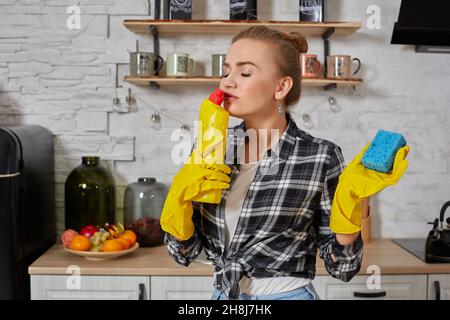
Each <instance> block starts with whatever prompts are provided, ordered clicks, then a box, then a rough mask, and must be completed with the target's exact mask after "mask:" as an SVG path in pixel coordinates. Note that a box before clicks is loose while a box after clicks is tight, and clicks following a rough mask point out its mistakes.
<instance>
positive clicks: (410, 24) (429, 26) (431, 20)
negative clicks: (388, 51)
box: [391, 0, 450, 53]
mask: <svg viewBox="0 0 450 320" xmlns="http://www.w3.org/2000/svg"><path fill="white" fill-rule="evenodd" d="M449 12H450V1H443V0H428V1H423V0H403V1H402V4H401V7H400V12H399V15H398V21H397V22H396V23H395V25H394V31H393V33H392V39H391V44H412V45H416V52H429V53H450V19H449V18H448V14H449Z"/></svg>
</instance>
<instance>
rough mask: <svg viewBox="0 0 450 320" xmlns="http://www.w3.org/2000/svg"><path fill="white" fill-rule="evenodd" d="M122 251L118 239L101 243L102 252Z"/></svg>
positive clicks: (121, 245)
mask: <svg viewBox="0 0 450 320" xmlns="http://www.w3.org/2000/svg"><path fill="white" fill-rule="evenodd" d="M123 249H124V247H123V244H122V242H121V241H119V240H118V239H113V240H105V241H104V242H103V252H111V251H120V250H123Z"/></svg>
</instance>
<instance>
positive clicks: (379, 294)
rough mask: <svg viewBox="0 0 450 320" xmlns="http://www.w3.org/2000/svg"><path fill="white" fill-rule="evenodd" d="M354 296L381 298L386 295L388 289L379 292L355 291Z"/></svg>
mask: <svg viewBox="0 0 450 320" xmlns="http://www.w3.org/2000/svg"><path fill="white" fill-rule="evenodd" d="M353 296H354V297H357V298H380V297H386V291H377V292H357V291H355V292H353Z"/></svg>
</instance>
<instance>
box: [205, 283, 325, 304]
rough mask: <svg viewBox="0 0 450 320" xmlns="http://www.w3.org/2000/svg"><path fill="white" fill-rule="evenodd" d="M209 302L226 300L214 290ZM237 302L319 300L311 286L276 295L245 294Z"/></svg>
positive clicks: (223, 295) (218, 291)
mask: <svg viewBox="0 0 450 320" xmlns="http://www.w3.org/2000/svg"><path fill="white" fill-rule="evenodd" d="M211 300H228V297H227V296H226V295H225V293H223V292H222V291H220V290H218V289H217V288H214V291H213V294H212V297H211ZM239 300H320V297H319V295H318V294H317V292H316V290H315V289H314V287H313V285H312V284H308V285H306V286H304V287H301V288H298V289H295V290H291V291H286V292H282V293H276V294H268V295H256V296H250V295H248V294H245V293H241V294H240V295H239Z"/></svg>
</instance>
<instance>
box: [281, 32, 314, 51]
mask: <svg viewBox="0 0 450 320" xmlns="http://www.w3.org/2000/svg"><path fill="white" fill-rule="evenodd" d="M281 34H282V36H283V38H284V39H285V40H287V41H289V42H290V43H292V45H293V46H294V47H295V49H297V51H298V52H299V53H306V52H308V42H307V41H306V39H305V37H304V36H302V35H301V34H300V33H298V32H290V33H287V32H282V33H281Z"/></svg>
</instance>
